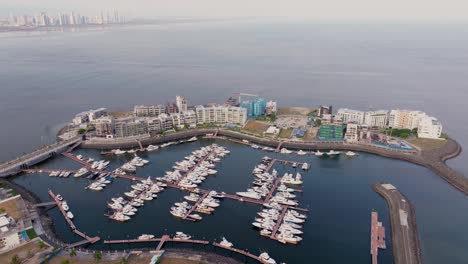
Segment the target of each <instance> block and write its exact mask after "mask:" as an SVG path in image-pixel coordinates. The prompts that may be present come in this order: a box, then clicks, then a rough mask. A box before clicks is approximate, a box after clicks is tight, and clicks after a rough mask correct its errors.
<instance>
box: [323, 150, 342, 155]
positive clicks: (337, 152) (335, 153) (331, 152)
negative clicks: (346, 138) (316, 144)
mask: <svg viewBox="0 0 468 264" xmlns="http://www.w3.org/2000/svg"><path fill="white" fill-rule="evenodd" d="M326 154H327V155H328V156H335V155H339V154H340V152H339V151H334V150H330V151H329V152H328V153H326Z"/></svg>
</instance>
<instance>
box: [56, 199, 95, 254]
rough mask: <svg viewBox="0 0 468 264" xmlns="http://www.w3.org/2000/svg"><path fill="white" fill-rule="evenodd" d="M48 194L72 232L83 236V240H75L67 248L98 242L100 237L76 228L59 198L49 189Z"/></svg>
mask: <svg viewBox="0 0 468 264" xmlns="http://www.w3.org/2000/svg"><path fill="white" fill-rule="evenodd" d="M49 195H50V197H52V199H53V200H54V202H55V204H56V205H57V207H58V208H59V210H60V212H61V213H62V215H63V217H64V218H65V220H66V221H67V223H68V225H69V226H70V228H71V229H72V231H73V233H75V234H77V235H79V236H80V237H82V238H84V240H82V241H78V242H76V243H74V244H71V245H68V248H72V247H77V246H81V245H84V244H88V243H91V244H94V243H96V242H98V241H99V240H100V239H101V238H100V237H89V236H87V235H86V234H85V233H83V232H81V231H80V230H78V229H77V228H76V226H75V224H74V223H73V221H72V220H70V219H69V218H68V217H67V212H66V211H65V209H63V207H62V202H61V201H60V200H59V199H57V196H56V195H55V194H54V193H53V192H52V191H51V190H49Z"/></svg>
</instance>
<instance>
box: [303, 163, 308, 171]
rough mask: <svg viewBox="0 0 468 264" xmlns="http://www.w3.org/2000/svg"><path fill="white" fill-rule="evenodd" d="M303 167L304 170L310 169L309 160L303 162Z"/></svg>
mask: <svg viewBox="0 0 468 264" xmlns="http://www.w3.org/2000/svg"><path fill="white" fill-rule="evenodd" d="M302 169H303V170H308V169H309V164H308V163H307V162H304V163H302Z"/></svg>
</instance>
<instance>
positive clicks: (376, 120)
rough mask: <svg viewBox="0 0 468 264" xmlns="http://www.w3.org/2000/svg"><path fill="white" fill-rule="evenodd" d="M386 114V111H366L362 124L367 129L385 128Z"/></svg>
mask: <svg viewBox="0 0 468 264" xmlns="http://www.w3.org/2000/svg"><path fill="white" fill-rule="evenodd" d="M388 113H389V112H388V110H378V111H368V112H366V113H365V116H364V124H366V125H368V126H369V127H378V128H384V127H387V125H388Z"/></svg>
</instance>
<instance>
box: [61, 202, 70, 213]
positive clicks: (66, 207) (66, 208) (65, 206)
mask: <svg viewBox="0 0 468 264" xmlns="http://www.w3.org/2000/svg"><path fill="white" fill-rule="evenodd" d="M62 208H63V210H65V211H68V210H69V209H70V208H68V204H67V202H66V201H63V202H62Z"/></svg>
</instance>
